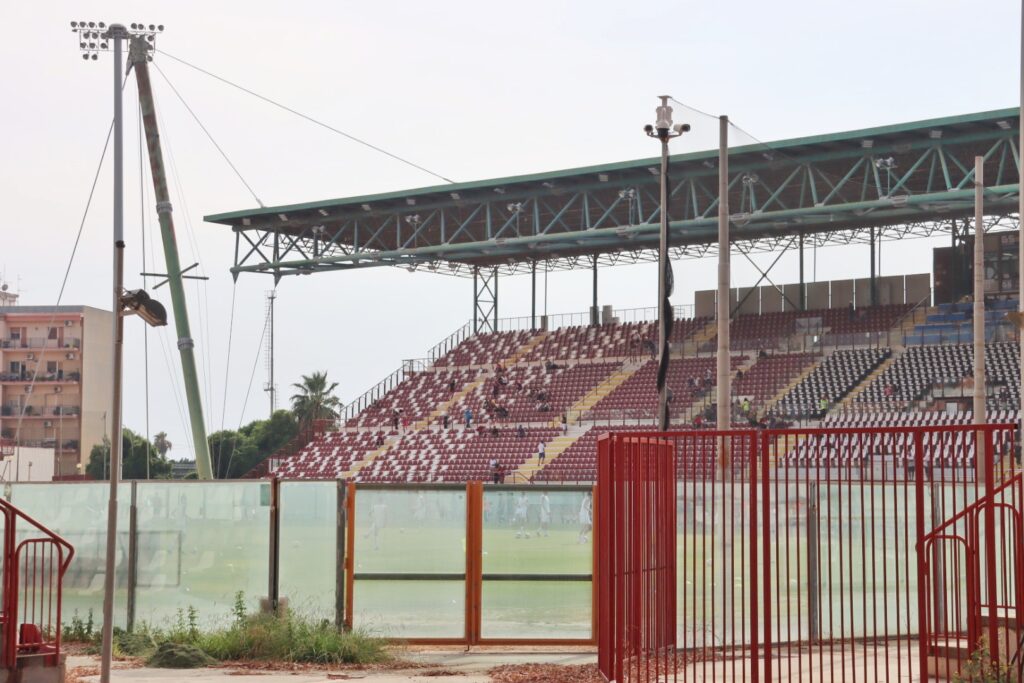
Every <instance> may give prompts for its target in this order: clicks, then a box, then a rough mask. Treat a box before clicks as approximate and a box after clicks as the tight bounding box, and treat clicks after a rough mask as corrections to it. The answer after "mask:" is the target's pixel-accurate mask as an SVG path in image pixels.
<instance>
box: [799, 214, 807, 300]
mask: <svg viewBox="0 0 1024 683" xmlns="http://www.w3.org/2000/svg"><path fill="white" fill-rule="evenodd" d="M799 238H800V291H799V297H798V301H799V303H800V310H801V311H806V310H807V292H806V287H805V285H804V234H803V233H802V232H801V233H800V235H799Z"/></svg>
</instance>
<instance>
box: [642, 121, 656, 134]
mask: <svg viewBox="0 0 1024 683" xmlns="http://www.w3.org/2000/svg"><path fill="white" fill-rule="evenodd" d="M644 132H645V133H653V132H654V126H652V125H651V124H649V123H648V124H647V125H646V126H644Z"/></svg>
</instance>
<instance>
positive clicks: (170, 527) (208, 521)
mask: <svg viewBox="0 0 1024 683" xmlns="http://www.w3.org/2000/svg"><path fill="white" fill-rule="evenodd" d="M264 485H265V484H263V483H260V482H244V483H242V482H223V483H221V482H202V483H199V482H196V483H166V484H165V483H142V482H140V483H139V485H138V528H139V539H138V543H139V559H138V563H139V564H138V566H139V585H138V592H137V597H136V602H137V608H136V615H137V618H138V619H139V620H142V621H147V622H150V623H153V624H155V625H158V626H159V625H165V624H166V623H167V622H168V621H170V620H173V619H175V618H176V615H177V612H178V610H179V609H187V608H189V607H192V608H194V609H196V610H197V611H198V615H199V620H200V622H201V623H203V624H215V623H223V622H224V621H226V620H229V619H230V618H231V609H232V605H233V604H234V601H235V596H236V594H237V593H238V592H241V593H243V594H244V599H245V602H246V605H247V608H248V609H249V610H254V609H256V608H257V607H258V604H259V599H260V598H261V597H264V596H266V595H267V583H268V566H269V545H268V528H269V508H268V507H266V506H263V505H261V504H260V487H261V486H264Z"/></svg>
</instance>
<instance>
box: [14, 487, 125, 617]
mask: <svg viewBox="0 0 1024 683" xmlns="http://www.w3.org/2000/svg"><path fill="white" fill-rule="evenodd" d="M9 486H10V489H9V490H10V495H9V499H10V501H11V503H12V504H13V505H15V506H16V507H18V508H20V509H21V510H22V512H24V513H25V514H27V515H28V516H30V517H32V518H33V519H35V520H36V521H37V522H39V523H40V524H42V525H43V526H45V527H47V528H49V529H50V530H52V531H54V532H55V533H57V534H59V535H60V536H62V537H63V538H64V539H65V540H66V541H68V542H69V543H70V544H71V545H72V547H74V549H75V556H74V558H73V559H72V561H71V566H70V567H69V568H68V573H67V574H66V575H65V578H64V588H63V593H62V594H63V597H64V605H63V618H64V623H66V624H67V623H70V622H71V620H72V619H74V618H76V617H77V618H79V619H81V620H82V621H86V622H87V621H88V620H89V619H90V616H91V618H92V621H93V623H94V624H95V625H96V627H97V628H98V627H99V624H100V622H101V621H102V618H103V582H104V575H105V571H104V570H105V566H106V547H107V501H108V496H109V492H110V485H109V484H108V483H107V482H95V483H78V482H76V483H74V484H62V483H52V484H50V483H47V484H30V483H24V484H17V483H14V484H10V485H9ZM117 497H118V508H117V510H118V514H117V529H118V533H117V555H116V561H115V566H116V568H117V569H116V574H115V575H114V581H115V584H114V585H115V595H114V600H115V602H114V625H115V626H119V627H122V628H123V627H124V626H126V624H127V620H128V612H127V608H126V605H127V600H126V598H127V590H128V536H129V534H128V511H129V508H130V503H131V484H121V485H119V486H118V489H117ZM26 526H27V525H26V524H25V523H24V522H22V523H21V524H20V526H19V533H18V537H19V540H20V539H22V538H32V537H36V536H37V535H38V532H35V531H30V530H29V529H27V528H26Z"/></svg>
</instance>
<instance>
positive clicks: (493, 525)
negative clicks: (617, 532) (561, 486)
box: [483, 488, 594, 575]
mask: <svg viewBox="0 0 1024 683" xmlns="http://www.w3.org/2000/svg"><path fill="white" fill-rule="evenodd" d="M592 519H593V513H592V501H591V498H590V495H589V494H587V493H585V492H583V491H542V492H538V491H536V490H529V489H526V490H523V489H520V490H515V489H511V488H509V489H500V490H494V489H489V490H487V491H484V531H483V553H484V556H483V571H484V574H587V575H589V574H590V573H591V571H592V567H593V541H594V534H593V530H592V529H591V528H590V526H591V525H590V521H591V520H592Z"/></svg>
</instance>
